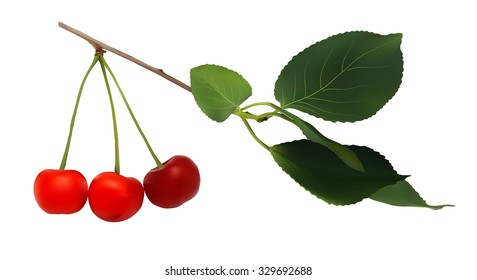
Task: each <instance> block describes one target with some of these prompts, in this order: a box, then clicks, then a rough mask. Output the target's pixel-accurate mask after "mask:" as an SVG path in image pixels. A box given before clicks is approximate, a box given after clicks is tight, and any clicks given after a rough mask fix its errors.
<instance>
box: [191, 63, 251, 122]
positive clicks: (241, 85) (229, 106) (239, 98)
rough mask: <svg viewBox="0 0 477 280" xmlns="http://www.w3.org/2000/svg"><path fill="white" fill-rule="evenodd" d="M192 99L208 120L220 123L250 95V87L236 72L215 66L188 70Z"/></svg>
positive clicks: (203, 66)
mask: <svg viewBox="0 0 477 280" xmlns="http://www.w3.org/2000/svg"><path fill="white" fill-rule="evenodd" d="M190 79H191V88H192V94H193V95H194V99H195V101H196V102H197V105H199V107H200V109H201V110H202V112H204V113H205V114H206V115H207V116H208V117H209V118H211V119H213V120H215V121H218V122H222V121H224V120H226V119H227V118H228V117H229V116H230V115H231V114H232V112H233V111H234V110H235V109H236V108H238V107H239V106H240V104H242V102H244V101H245V100H246V99H247V98H248V97H250V96H251V95H252V87H251V86H250V84H249V83H248V82H247V81H246V80H245V79H244V78H242V76H240V75H239V74H238V73H237V72H234V71H232V70H230V69H227V68H225V67H222V66H217V65H209V64H207V65H201V66H198V67H195V68H192V69H191V70H190Z"/></svg>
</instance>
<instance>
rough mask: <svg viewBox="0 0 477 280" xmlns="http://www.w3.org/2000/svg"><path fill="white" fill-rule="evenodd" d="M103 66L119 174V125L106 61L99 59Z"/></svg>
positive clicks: (115, 160) (115, 163) (115, 158)
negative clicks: (105, 65) (105, 64)
mask: <svg viewBox="0 0 477 280" xmlns="http://www.w3.org/2000/svg"><path fill="white" fill-rule="evenodd" d="M99 63H100V64H101V71H102V72H103V77H104V83H105V84H106V89H107V90H108V96H109V103H110V104H111V114H112V116H113V129H114V172H115V173H117V174H119V171H120V169H119V137H118V125H117V123H116V111H115V110H114V102H113V95H112V94H111V88H110V87H109V82H108V77H107V75H106V69H105V67H104V59H103V58H102V57H101V58H100V59H99Z"/></svg>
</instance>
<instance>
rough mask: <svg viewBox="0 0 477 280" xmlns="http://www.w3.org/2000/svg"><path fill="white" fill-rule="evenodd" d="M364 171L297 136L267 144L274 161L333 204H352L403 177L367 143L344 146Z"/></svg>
mask: <svg viewBox="0 0 477 280" xmlns="http://www.w3.org/2000/svg"><path fill="white" fill-rule="evenodd" d="M348 148H349V149H350V150H351V151H353V152H354V153H355V154H356V155H357V156H358V158H359V159H361V162H362V163H363V165H364V167H365V169H366V171H365V172H359V171H357V170H354V169H352V168H350V167H349V166H348V165H346V164H345V163H344V162H343V161H342V160H341V159H340V158H338V157H337V156H336V154H335V153H333V152H332V151H331V150H330V149H328V148H326V147H325V146H323V145H321V144H318V143H315V142H312V141H309V140H299V141H294V142H287V143H282V144H278V145H275V146H272V147H270V152H271V154H272V156H273V158H274V159H275V161H276V162H277V164H278V165H279V166H280V167H281V168H282V169H283V171H285V172H286V173H288V174H289V175H290V176H291V177H292V178H293V179H294V180H295V181H296V182H297V183H299V184H300V185H301V186H302V187H303V188H305V189H306V190H308V191H309V192H310V193H312V194H313V195H315V196H316V197H318V198H320V199H322V200H324V201H326V202H328V203H330V204H336V205H347V204H353V203H356V202H359V201H361V200H363V199H364V198H368V197H369V196H370V195H372V194H373V193H375V192H376V191H378V190H379V189H381V188H383V187H385V186H388V185H391V184H394V183H396V182H398V181H401V180H404V179H405V178H406V176H403V175H399V174H398V173H396V171H394V169H393V167H392V166H391V164H390V163H389V162H388V161H387V160H386V159H385V158H384V157H383V156H382V155H380V154H379V153H377V152H375V151H373V150H372V149H370V148H368V147H360V146H348Z"/></svg>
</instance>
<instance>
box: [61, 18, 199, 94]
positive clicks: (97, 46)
mask: <svg viewBox="0 0 477 280" xmlns="http://www.w3.org/2000/svg"><path fill="white" fill-rule="evenodd" d="M58 25H59V26H60V27H61V28H63V29H65V30H66V31H69V32H71V33H73V34H75V35H77V36H79V37H81V38H83V39H85V40H86V41H88V42H89V43H90V44H91V45H93V47H94V48H95V49H96V50H97V51H98V50H102V49H104V50H107V51H110V52H112V53H114V54H116V55H119V56H120V57H123V58H125V59H127V60H129V61H131V62H134V63H136V64H138V65H139V66H142V67H144V68H146V69H147V70H149V71H152V72H154V73H156V74H157V75H159V76H161V77H163V78H164V79H166V80H168V81H169V82H171V83H173V84H175V85H177V86H180V87H181V88H183V89H185V90H187V91H189V92H192V89H191V87H190V86H188V85H186V84H185V83H183V82H181V81H179V80H178V79H176V78H174V77H172V76H170V75H168V74H166V73H165V72H164V71H163V70H162V69H158V68H155V67H153V66H151V65H149V64H147V63H144V62H142V61H140V60H139V59H137V58H135V57H132V56H130V55H129V54H127V53H124V52H122V51H120V50H117V49H115V48H113V47H111V46H108V45H107V44H105V43H103V42H101V41H98V40H96V39H94V38H93V37H91V36H89V35H87V34H85V33H83V32H81V31H79V30H76V29H74V28H73V27H70V26H68V25H66V24H64V23H62V22H58Z"/></svg>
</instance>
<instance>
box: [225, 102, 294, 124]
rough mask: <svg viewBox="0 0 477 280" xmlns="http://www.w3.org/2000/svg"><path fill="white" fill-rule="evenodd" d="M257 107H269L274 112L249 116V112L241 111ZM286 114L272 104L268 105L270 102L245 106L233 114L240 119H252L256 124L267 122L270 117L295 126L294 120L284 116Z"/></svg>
mask: <svg viewBox="0 0 477 280" xmlns="http://www.w3.org/2000/svg"><path fill="white" fill-rule="evenodd" d="M257 106H268V107H271V108H273V109H275V111H273V112H268V113H264V114H260V115H254V114H251V113H249V112H244V111H243V110H246V109H250V108H252V107H257ZM287 113H288V112H286V110H284V109H282V108H281V107H279V106H277V105H275V104H273V103H270V102H257V103H253V104H250V105H247V106H245V107H243V108H238V109H236V110H235V111H234V114H235V115H237V116H239V117H241V118H246V119H253V120H255V121H257V122H263V121H265V120H268V119H269V118H271V117H279V118H282V119H284V120H286V121H288V122H291V123H293V124H295V122H294V120H293V119H291V118H290V117H288V116H287V115H286V114H287ZM295 125H296V124H295Z"/></svg>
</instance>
